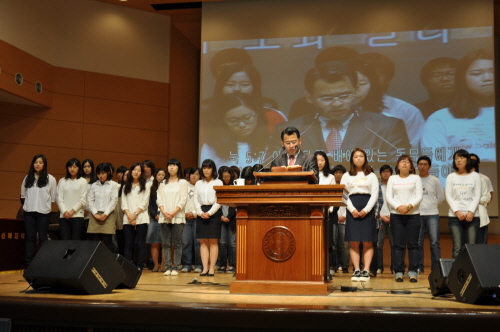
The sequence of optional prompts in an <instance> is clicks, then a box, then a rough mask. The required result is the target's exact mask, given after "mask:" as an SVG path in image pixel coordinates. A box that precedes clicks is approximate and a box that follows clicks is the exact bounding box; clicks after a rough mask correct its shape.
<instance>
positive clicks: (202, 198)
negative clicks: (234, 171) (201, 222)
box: [194, 179, 223, 215]
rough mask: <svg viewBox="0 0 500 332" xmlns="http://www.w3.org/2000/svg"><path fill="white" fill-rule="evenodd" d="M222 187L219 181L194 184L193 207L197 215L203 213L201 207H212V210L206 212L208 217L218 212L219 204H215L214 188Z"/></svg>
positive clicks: (203, 181) (202, 181)
mask: <svg viewBox="0 0 500 332" xmlns="http://www.w3.org/2000/svg"><path fill="white" fill-rule="evenodd" d="M222 185H223V183H222V181H221V180H219V179H216V180H211V181H210V182H207V181H206V180H204V179H203V180H200V181H198V182H196V184H195V186H194V207H195V209H196V214H197V215H201V214H202V213H203V211H202V210H201V206H202V205H212V208H211V209H210V210H209V211H208V214H209V215H213V214H215V213H216V212H217V211H218V210H219V208H220V204H217V196H216V194H215V190H214V187H215V186H222Z"/></svg>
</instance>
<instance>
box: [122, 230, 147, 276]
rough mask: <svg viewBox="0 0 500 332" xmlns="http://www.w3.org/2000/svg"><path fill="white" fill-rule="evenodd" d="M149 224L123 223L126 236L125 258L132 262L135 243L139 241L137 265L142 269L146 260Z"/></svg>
mask: <svg viewBox="0 0 500 332" xmlns="http://www.w3.org/2000/svg"><path fill="white" fill-rule="evenodd" d="M147 233H148V224H140V225H136V226H132V225H123V235H124V236H125V255H124V256H125V258H126V259H128V260H129V261H130V262H132V259H133V257H134V256H133V255H134V243H135V242H137V260H136V262H135V266H136V267H137V268H139V269H141V270H142V268H143V267H144V262H145V261H146V235H147Z"/></svg>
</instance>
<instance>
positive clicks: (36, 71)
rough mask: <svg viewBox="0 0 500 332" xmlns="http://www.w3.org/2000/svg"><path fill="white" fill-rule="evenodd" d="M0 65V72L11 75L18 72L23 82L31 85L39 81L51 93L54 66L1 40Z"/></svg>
mask: <svg viewBox="0 0 500 332" xmlns="http://www.w3.org/2000/svg"><path fill="white" fill-rule="evenodd" d="M0 63H1V64H2V72H6V73H9V74H12V75H15V74H16V73H17V72H19V73H21V74H22V75H23V77H24V80H25V81H28V82H30V83H32V84H35V83H36V82H38V81H40V82H41V83H42V84H43V86H44V87H45V88H46V89H47V90H49V91H53V78H54V66H52V65H50V64H49V63H47V62H45V61H43V60H40V59H38V58H37V57H35V56H33V55H31V54H29V53H26V52H24V51H22V50H20V49H19V48H17V47H14V46H12V45H10V44H9V43H6V42H4V41H2V40H0Z"/></svg>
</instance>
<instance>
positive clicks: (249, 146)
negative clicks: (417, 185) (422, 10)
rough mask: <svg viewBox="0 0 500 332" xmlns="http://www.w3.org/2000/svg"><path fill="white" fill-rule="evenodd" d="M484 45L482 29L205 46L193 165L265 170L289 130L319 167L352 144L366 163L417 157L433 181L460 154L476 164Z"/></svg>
mask: <svg viewBox="0 0 500 332" xmlns="http://www.w3.org/2000/svg"><path fill="white" fill-rule="evenodd" d="M491 47H492V30H491V27H484V28H459V29H444V30H433V31H405V32H397V33H396V32H394V33H387V34H383V33H379V34H371V35H370V34H363V35H342V36H315V37H297V38H275V39H260V40H240V41H218V42H217V41H213V42H205V45H204V50H205V53H204V55H203V57H202V92H201V95H202V103H201V116H200V148H201V150H200V160H203V159H207V158H210V159H214V160H216V164H218V165H219V164H220V165H228V166H232V165H236V166H238V167H240V168H243V167H245V166H252V165H254V164H257V163H258V164H263V165H266V163H270V161H271V160H272V158H274V157H276V156H277V155H278V154H279V153H282V151H280V147H281V140H280V133H281V131H282V130H283V129H284V128H285V127H287V126H294V127H296V128H297V129H298V130H299V132H300V133H301V139H302V145H301V149H302V150H304V151H307V152H309V153H314V152H315V151H318V150H321V151H324V152H325V153H326V155H327V156H328V158H329V159H330V164H346V165H348V163H349V158H350V154H351V151H352V150H353V149H355V148H358V147H360V148H362V149H363V150H364V151H365V152H366V155H367V158H368V161H369V162H370V164H372V165H373V166H374V168H378V167H379V166H378V165H382V164H390V165H393V164H394V163H395V161H396V160H397V158H398V157H399V156H401V155H403V154H408V155H410V156H411V157H412V158H413V159H415V161H416V160H417V159H418V157H419V156H422V155H426V156H429V157H430V158H431V159H432V167H431V170H430V174H433V175H436V176H438V177H439V178H441V179H442V181H443V183H444V179H445V178H446V176H447V175H448V174H449V173H450V172H453V170H452V168H451V161H452V160H451V158H452V156H453V153H454V152H455V151H456V150H458V149H466V150H468V151H469V152H471V153H476V154H478V155H479V156H480V158H481V161H483V162H484V163H486V165H485V164H484V163H483V165H482V167H483V166H484V167H486V168H488V167H489V166H488V163H495V162H496V155H495V151H496V150H495V149H496V142H495V127H494V124H495V118H494V67H493V54H492V52H491V51H490V49H491ZM491 165H494V164H491ZM484 167H483V168H484ZM495 167H496V166H495Z"/></svg>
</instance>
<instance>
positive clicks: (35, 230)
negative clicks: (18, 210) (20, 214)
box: [24, 211, 50, 265]
mask: <svg viewBox="0 0 500 332" xmlns="http://www.w3.org/2000/svg"><path fill="white" fill-rule="evenodd" d="M49 223H50V213H38V212H26V211H25V212H24V228H25V230H26V242H25V247H26V265H30V264H31V261H32V260H33V258H34V257H35V250H36V241H37V238H38V249H40V248H41V247H42V246H43V244H44V243H45V241H47V240H48V238H49V235H48V234H49Z"/></svg>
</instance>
